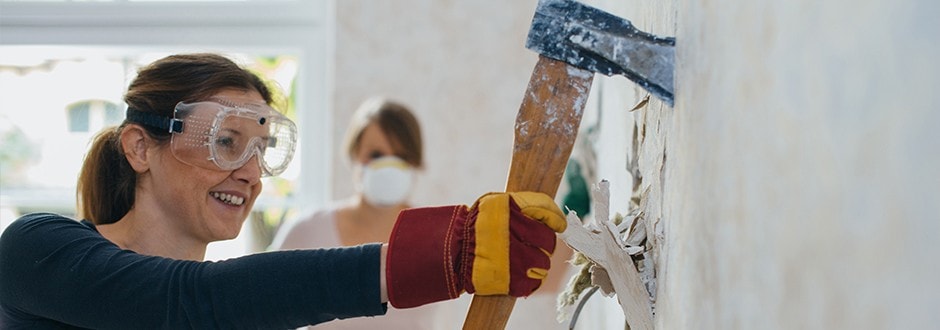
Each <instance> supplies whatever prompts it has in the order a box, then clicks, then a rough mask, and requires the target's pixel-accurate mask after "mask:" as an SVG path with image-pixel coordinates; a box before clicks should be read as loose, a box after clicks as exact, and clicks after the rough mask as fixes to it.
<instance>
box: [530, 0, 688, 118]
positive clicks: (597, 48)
mask: <svg viewBox="0 0 940 330" xmlns="http://www.w3.org/2000/svg"><path fill="white" fill-rule="evenodd" d="M675 44H676V39H675V38H671V37H658V36H654V35H652V34H649V33H646V32H643V31H640V30H637V29H636V28H635V27H633V24H631V23H630V21H628V20H625V19H623V18H620V17H617V16H614V15H613V14H610V13H608V12H605V11H602V10H600V9H597V8H594V7H590V6H587V5H584V4H581V3H578V2H577V1H572V0H539V4H538V7H536V9H535V17H534V18H533V19H532V27H531V28H530V29H529V36H528V40H526V48H529V49H531V50H533V51H535V52H537V53H539V54H540V55H542V56H545V57H549V58H552V59H555V60H559V61H563V62H566V63H568V64H570V65H573V66H576V67H579V68H582V69H585V70H591V71H593V72H598V73H602V74H604V75H607V76H611V75H615V74H619V75H624V76H626V77H627V78H629V79H630V80H632V81H633V82H635V83H637V84H638V85H640V86H641V87H643V88H644V89H646V90H647V91H649V92H650V93H651V94H653V95H654V96H656V97H658V98H659V99H661V100H663V101H665V102H666V103H668V104H669V105H670V106H671V105H672V104H673V70H674V69H673V68H674V62H675V53H676V52H675Z"/></svg>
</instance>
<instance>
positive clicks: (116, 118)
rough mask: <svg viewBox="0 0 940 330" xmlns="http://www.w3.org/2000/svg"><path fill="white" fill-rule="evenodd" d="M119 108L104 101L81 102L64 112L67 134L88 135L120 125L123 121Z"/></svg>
mask: <svg viewBox="0 0 940 330" xmlns="http://www.w3.org/2000/svg"><path fill="white" fill-rule="evenodd" d="M120 108H121V107H120V106H119V105H117V104H114V103H112V102H108V101H104V100H94V101H81V102H78V103H75V104H72V105H70V106H69V107H68V108H66V110H65V117H66V118H67V121H68V126H69V132H73V133H89V132H92V133H93V132H97V131H100V130H101V129H103V128H105V127H108V126H114V125H117V124H120V123H121V121H123V120H124V115H123V114H121V110H120Z"/></svg>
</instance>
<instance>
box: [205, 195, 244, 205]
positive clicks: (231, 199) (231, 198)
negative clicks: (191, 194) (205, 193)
mask: <svg viewBox="0 0 940 330" xmlns="http://www.w3.org/2000/svg"><path fill="white" fill-rule="evenodd" d="M209 195H212V197H215V198H216V199H218V200H220V201H222V202H224V203H225V204H229V205H239V206H240V205H242V203H245V198H244V197H238V196H235V195H229V194H226V193H220V192H211V193H209Z"/></svg>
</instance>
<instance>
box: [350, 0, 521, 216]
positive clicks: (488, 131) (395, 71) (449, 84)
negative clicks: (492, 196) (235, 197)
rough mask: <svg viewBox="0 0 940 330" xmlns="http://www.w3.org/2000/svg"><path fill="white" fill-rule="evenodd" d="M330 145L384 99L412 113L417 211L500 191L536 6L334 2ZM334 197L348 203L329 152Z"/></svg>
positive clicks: (513, 3)
mask: <svg viewBox="0 0 940 330" xmlns="http://www.w3.org/2000/svg"><path fill="white" fill-rule="evenodd" d="M335 5H336V17H337V18H336V20H337V21H336V34H335V35H336V39H335V43H336V53H335V63H336V64H335V78H334V79H335V81H334V83H333V86H334V92H333V98H334V100H333V101H334V105H335V106H334V109H333V114H334V117H333V123H334V125H333V134H332V136H333V139H334V141H335V143H334V145H337V146H338V145H339V143H341V141H342V138H343V134H344V132H345V129H346V125H347V123H348V122H349V118H350V116H351V115H352V112H353V111H354V110H355V109H356V107H357V106H358V104H359V102H360V101H362V100H363V99H365V98H367V97H369V96H372V95H376V94H382V95H386V96H389V97H392V98H394V99H397V100H399V101H401V102H403V103H405V104H408V105H409V106H411V107H412V108H413V110H414V111H415V112H416V114H417V116H418V119H419V121H420V122H421V124H422V128H423V133H424V137H425V142H426V147H425V154H426V155H427V164H426V170H425V171H424V173H423V175H422V176H421V178H420V179H419V180H420V186H419V189H418V191H417V192H416V196H415V199H414V200H415V201H416V202H417V203H419V204H427V203H430V204H443V203H448V204H453V203H472V202H473V200H474V199H475V198H476V197H477V196H478V195H479V194H481V193H484V192H487V191H495V190H502V189H503V188H504V186H505V181H506V174H507V173H508V169H509V159H510V156H511V147H512V137H513V126H514V122H515V116H516V113H517V111H518V109H519V105H520V103H521V101H522V95H523V92H524V91H525V88H526V85H527V84H528V81H529V75H530V74H531V72H532V67H533V66H534V64H535V60H536V55H535V54H534V53H532V52H530V51H528V50H526V49H525V47H524V44H525V37H526V33H527V32H528V28H529V23H530V22H531V19H532V15H533V12H534V9H535V1H532V0H526V1H431V0H404V1H348V0H344V1H336V4H335ZM334 156H335V159H336V160H335V161H334V163H333V167H334V170H333V172H334V173H335V175H334V178H333V194H334V196H335V197H345V196H348V195H350V194H351V193H352V192H353V189H352V187H351V186H350V185H349V178H350V174H349V166H348V164H347V162H346V160H347V159H348V157H346V155H345V153H344V152H343V151H342V150H338V148H337V150H336V151H335V152H334Z"/></svg>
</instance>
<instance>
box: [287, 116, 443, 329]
mask: <svg viewBox="0 0 940 330" xmlns="http://www.w3.org/2000/svg"><path fill="white" fill-rule="evenodd" d="M344 150H345V151H346V156H347V157H349V161H350V163H352V165H353V178H352V182H353V185H354V186H355V187H356V194H355V195H353V196H351V197H350V198H347V199H345V200H342V201H338V202H337V203H336V204H335V205H333V206H331V207H328V208H326V209H322V210H317V211H315V212H313V213H312V214H309V215H306V216H304V217H303V218H301V219H299V220H297V221H294V222H291V223H290V224H289V225H287V226H286V227H285V228H284V229H282V230H281V231H280V232H279V233H278V235H277V237H276V238H275V240H274V243H273V244H272V249H274V250H290V249H310V248H325V247H334V246H356V245H360V244H364V243H370V242H384V243H387V242H388V239H389V237H390V236H391V233H392V227H393V226H394V225H395V220H396V219H397V218H398V213H399V212H401V211H402V210H404V209H407V208H408V207H409V205H408V197H409V196H410V194H411V192H412V190H413V187H414V183H415V179H416V174H417V171H418V170H419V169H421V168H422V165H423V161H424V159H423V158H424V152H423V147H422V139H421V127H420V125H419V124H418V120H417V119H416V118H415V116H414V114H412V112H411V111H410V110H409V109H408V108H407V107H405V106H404V105H402V104H400V103H398V102H394V101H391V100H388V99H386V98H382V97H373V98H370V99H368V100H366V101H365V102H363V103H362V104H361V105H360V106H359V108H358V109H357V110H356V113H355V114H354V115H353V118H352V121H351V122H350V124H349V127H348V129H347V130H346V140H345V148H344ZM434 308H435V306H433V305H428V306H421V307H418V308H414V309H407V310H391V311H389V312H388V314H386V316H385V317H382V318H357V319H348V320H340V321H337V322H331V323H329V324H323V325H319V326H317V327H316V329H374V328H377V327H382V328H385V329H433V328H435V326H434V325H433V319H432V316H433V314H434V313H435V311H434Z"/></svg>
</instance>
